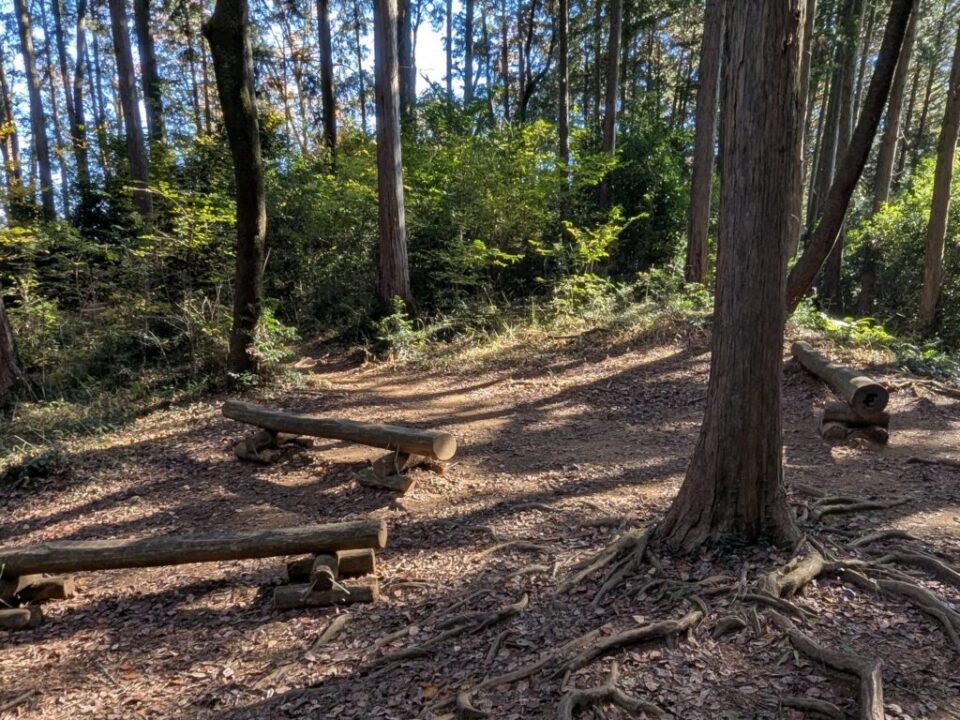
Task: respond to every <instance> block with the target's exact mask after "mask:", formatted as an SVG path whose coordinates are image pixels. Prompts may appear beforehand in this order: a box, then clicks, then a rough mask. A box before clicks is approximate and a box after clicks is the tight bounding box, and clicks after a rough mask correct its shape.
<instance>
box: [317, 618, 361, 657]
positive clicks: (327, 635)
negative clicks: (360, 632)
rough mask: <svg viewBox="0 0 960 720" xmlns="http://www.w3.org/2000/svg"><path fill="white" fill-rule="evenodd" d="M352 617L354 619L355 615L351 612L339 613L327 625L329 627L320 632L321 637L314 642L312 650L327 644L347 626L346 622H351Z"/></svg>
mask: <svg viewBox="0 0 960 720" xmlns="http://www.w3.org/2000/svg"><path fill="white" fill-rule="evenodd" d="M352 619H353V615H351V614H349V613H343V614H342V615H337V616H336V617H335V618H334V619H333V620H332V621H331V622H330V624H329V625H327V629H326V630H324V631H323V632H322V633H321V634H320V637H318V638H317V639H316V641H315V642H314V643H313V645H311V646H310V652H314V651H316V650H317V649H319V648H320V647H322V646H324V645H326V644H327V643H328V642H330V641H331V640H333V639H334V638H336V637H337V635H339V634H340V631H341V630H343V628H344V627H346V624H347V623H348V622H350V620H352Z"/></svg>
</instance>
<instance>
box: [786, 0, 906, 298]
mask: <svg viewBox="0 0 960 720" xmlns="http://www.w3.org/2000/svg"><path fill="white" fill-rule="evenodd" d="M914 2H915V0H893V4H892V5H891V7H890V14H889V16H888V18H887V26H886V29H885V30H884V34H883V43H882V44H881V46H880V52H879V54H878V55H877V61H876V64H875V65H874V70H873V77H872V78H871V79H870V87H869V89H868V90H867V96H866V98H865V99H864V102H863V109H862V110H861V112H860V119H859V121H858V122H857V127H856V129H855V130H854V132H853V137H852V138H851V141H850V147H849V148H848V149H847V151H846V153H845V154H844V156H843V161H842V162H841V163H840V164H839V171H838V172H837V174H836V177H835V178H834V181H833V184H832V185H831V186H830V191H829V192H828V193H827V197H826V198H825V200H824V203H823V208H824V209H823V213H822V217H821V218H820V219H819V222H817V223H816V229H815V230H814V232H813V235H812V236H811V238H810V242H809V243H808V244H807V248H806V249H805V250H804V251H803V254H802V255H801V256H800V259H799V260H798V261H797V263H796V265H794V266H793V269H792V270H791V271H790V276H789V278H788V279H787V312H788V313H792V312H793V311H794V310H796V308H797V305H799V304H800V300H801V299H803V296H804V295H806V293H807V290H809V289H810V285H811V284H812V283H813V279H814V278H815V277H816V275H817V272H818V271H819V270H820V267H821V266H822V265H823V262H824V260H826V258H827V256H828V255H829V254H830V251H831V250H832V249H833V246H834V243H835V242H836V240H837V236H838V235H839V234H840V230H841V229H842V227H843V222H844V218H845V217H846V213H847V207H848V206H849V205H850V198H851V196H852V195H853V191H854V189H855V188H856V186H857V182H858V181H859V180H860V176H861V175H862V174H863V168H864V165H866V162H867V156H868V155H869V154H870V147H871V145H872V144H873V139H874V137H875V136H876V134H877V127H878V126H879V124H880V118H881V117H882V115H883V109H884V107H885V106H886V104H887V96H888V95H889V92H890V84H891V82H892V80H893V73H894V70H895V68H896V64H897V58H898V56H899V55H900V47H901V45H902V44H903V38H904V35H905V34H906V30H907V23H908V21H909V18H910V13H911V12H912V10H913V6H914Z"/></svg>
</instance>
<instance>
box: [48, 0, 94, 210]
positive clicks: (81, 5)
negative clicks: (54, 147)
mask: <svg viewBox="0 0 960 720" xmlns="http://www.w3.org/2000/svg"><path fill="white" fill-rule="evenodd" d="M54 2H59V0H54ZM76 54H77V60H76V63H75V64H74V66H73V85H72V88H73V108H74V110H73V117H72V119H71V123H72V126H71V136H72V138H73V152H74V156H75V158H76V161H77V186H78V190H79V192H80V200H81V202H82V203H86V202H88V201H89V196H90V158H89V153H88V152H87V119H86V113H85V111H84V109H83V76H84V74H85V73H86V68H87V0H77V33H76Z"/></svg>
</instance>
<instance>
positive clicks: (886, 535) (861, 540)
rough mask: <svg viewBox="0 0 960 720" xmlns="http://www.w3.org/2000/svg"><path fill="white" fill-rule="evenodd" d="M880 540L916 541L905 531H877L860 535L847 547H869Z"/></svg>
mask: <svg viewBox="0 0 960 720" xmlns="http://www.w3.org/2000/svg"><path fill="white" fill-rule="evenodd" d="M881 540H916V538H915V537H914V536H913V535H911V534H910V533H908V532H907V531H906V530H878V531H877V532H872V533H867V534H866V535H861V536H860V537H858V538H856V539H855V540H851V541H850V542H848V543H847V547H850V548H861V547H866V546H867V545H871V544H873V543H875V542H880V541H881Z"/></svg>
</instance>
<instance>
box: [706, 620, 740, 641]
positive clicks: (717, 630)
mask: <svg viewBox="0 0 960 720" xmlns="http://www.w3.org/2000/svg"><path fill="white" fill-rule="evenodd" d="M746 626H747V621H746V620H744V619H743V618H742V617H740V616H739V615H726V616H724V617H722V618H720V619H719V620H717V623H716V625H714V626H713V632H712V633H711V635H713V637H714V638H721V637H723V636H724V635H729V634H730V633H735V632H740V631H741V630H743V629H744V628H745V627H746Z"/></svg>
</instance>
